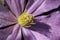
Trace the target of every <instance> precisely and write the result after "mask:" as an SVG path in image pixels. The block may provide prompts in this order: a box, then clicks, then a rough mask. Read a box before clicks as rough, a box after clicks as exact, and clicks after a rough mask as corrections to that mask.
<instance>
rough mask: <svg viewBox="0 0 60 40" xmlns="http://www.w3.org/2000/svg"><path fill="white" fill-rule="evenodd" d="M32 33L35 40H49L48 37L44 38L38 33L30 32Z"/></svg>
mask: <svg viewBox="0 0 60 40" xmlns="http://www.w3.org/2000/svg"><path fill="white" fill-rule="evenodd" d="M32 33H33V35H34V36H35V38H36V40H50V39H49V38H48V37H46V36H44V35H42V34H40V33H38V32H35V31H32Z"/></svg>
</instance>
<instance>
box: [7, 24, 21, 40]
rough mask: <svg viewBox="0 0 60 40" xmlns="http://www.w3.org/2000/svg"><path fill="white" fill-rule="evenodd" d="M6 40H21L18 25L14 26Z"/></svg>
mask: <svg viewBox="0 0 60 40" xmlns="http://www.w3.org/2000/svg"><path fill="white" fill-rule="evenodd" d="M7 40H21V28H20V27H19V25H18V24H16V25H15V26H14V29H13V31H12V33H11V34H10V35H9V36H8V38H7Z"/></svg>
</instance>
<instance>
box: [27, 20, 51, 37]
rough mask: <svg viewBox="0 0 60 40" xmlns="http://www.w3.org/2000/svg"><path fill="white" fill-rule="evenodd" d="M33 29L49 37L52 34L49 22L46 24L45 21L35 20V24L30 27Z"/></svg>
mask: <svg viewBox="0 0 60 40" xmlns="http://www.w3.org/2000/svg"><path fill="white" fill-rule="evenodd" d="M28 29H30V30H32V31H36V32H38V33H41V34H43V35H45V36H47V37H49V34H50V31H49V30H50V29H51V28H50V26H49V25H48V24H45V23H43V22H39V21H35V24H32V25H31V27H30V28H28Z"/></svg>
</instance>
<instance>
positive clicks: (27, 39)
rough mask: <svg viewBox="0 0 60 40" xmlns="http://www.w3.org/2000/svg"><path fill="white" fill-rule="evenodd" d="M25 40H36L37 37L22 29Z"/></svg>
mask: <svg viewBox="0 0 60 40" xmlns="http://www.w3.org/2000/svg"><path fill="white" fill-rule="evenodd" d="M22 33H23V37H24V40H36V39H35V36H34V35H33V34H32V33H31V30H29V29H25V28H22Z"/></svg>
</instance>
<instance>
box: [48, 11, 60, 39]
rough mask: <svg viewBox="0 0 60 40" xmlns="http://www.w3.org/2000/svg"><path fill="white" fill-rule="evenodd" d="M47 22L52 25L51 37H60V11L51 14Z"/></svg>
mask: <svg viewBox="0 0 60 40" xmlns="http://www.w3.org/2000/svg"><path fill="white" fill-rule="evenodd" d="M47 24H48V25H50V26H51V30H50V31H51V34H52V35H51V39H53V40H54V39H55V40H59V39H60V11H57V12H54V13H53V14H51V16H50V18H49V20H48V21H47Z"/></svg>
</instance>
